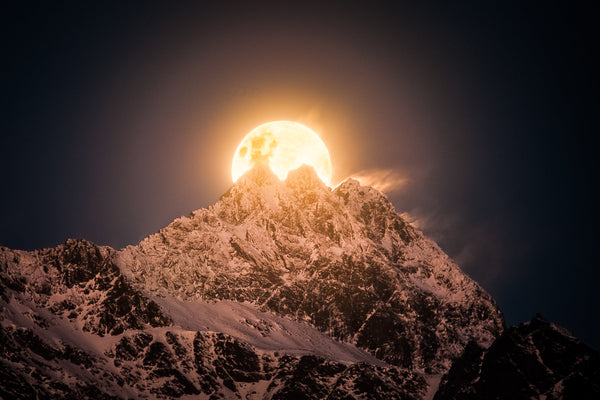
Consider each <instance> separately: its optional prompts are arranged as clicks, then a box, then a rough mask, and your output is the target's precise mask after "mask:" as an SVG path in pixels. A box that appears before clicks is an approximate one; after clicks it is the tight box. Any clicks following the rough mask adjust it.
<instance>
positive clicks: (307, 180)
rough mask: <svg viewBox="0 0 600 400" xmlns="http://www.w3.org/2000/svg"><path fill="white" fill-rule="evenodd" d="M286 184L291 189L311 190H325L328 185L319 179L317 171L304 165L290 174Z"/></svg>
mask: <svg viewBox="0 0 600 400" xmlns="http://www.w3.org/2000/svg"><path fill="white" fill-rule="evenodd" d="M285 183H286V185H287V186H288V187H289V188H292V189H300V190H309V189H317V188H321V189H325V188H326V187H327V185H325V183H324V182H323V181H322V180H321V178H319V175H318V174H317V171H315V169H314V168H313V167H311V166H310V165H306V164H302V165H301V166H300V167H298V168H296V169H295V170H292V171H290V172H289V173H288V176H287V178H286V179H285Z"/></svg>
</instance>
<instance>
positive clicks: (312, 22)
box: [0, 1, 600, 349]
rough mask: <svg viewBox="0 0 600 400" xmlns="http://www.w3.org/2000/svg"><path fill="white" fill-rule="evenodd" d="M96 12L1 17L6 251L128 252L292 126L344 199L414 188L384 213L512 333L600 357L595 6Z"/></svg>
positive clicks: (73, 7) (63, 10) (258, 5)
mask: <svg viewBox="0 0 600 400" xmlns="http://www.w3.org/2000/svg"><path fill="white" fill-rule="evenodd" d="M104 3H105V2H93V3H92V2H73V3H72V4H69V3H61V4H54V3H53V2H43V3H41V4H37V5H36V4H35V3H34V2H13V4H12V5H9V6H8V7H5V8H3V11H2V13H0V15H1V16H0V21H1V24H0V26H1V27H0V29H1V30H2V49H3V67H4V68H3V69H4V72H3V74H2V78H1V79H0V81H1V85H2V87H1V93H2V99H3V105H2V118H1V120H0V124H1V130H2V136H1V141H0V149H1V152H2V157H1V158H0V165H1V168H2V169H1V170H2V194H1V195H0V213H1V215H0V245H4V246H8V247H11V248H19V249H35V248H41V247H50V246H55V245H57V244H60V243H62V242H64V241H65V240H66V239H67V238H69V237H78V238H87V239H89V240H92V241H94V242H96V243H98V244H103V245H110V246H113V247H116V248H121V247H123V246H126V245H128V244H135V243H137V242H138V241H140V240H141V239H143V238H144V237H145V236H147V235H149V234H151V233H153V232H155V231H157V230H158V229H160V228H161V227H163V226H165V225H167V224H168V223H169V222H171V221H172V220H173V219H174V218H176V217H178V216H180V215H187V214H188V213H189V212H190V211H192V210H195V209H198V208H203V207H207V206H209V205H210V204H212V203H214V202H215V201H216V200H217V199H218V197H219V196H220V195H221V194H222V193H223V192H225V191H226V190H227V188H228V187H229V185H230V184H231V172H230V167H231V159H232V156H233V152H234V151H235V148H236V146H237V144H238V143H239V142H240V140H241V139H242V138H243V137H244V135H245V134H246V133H247V132H249V131H250V130H251V129H253V128H254V127H256V126H258V125H259V124H261V123H264V122H267V121H270V120H281V119H289V120H295V121H298V122H302V123H305V124H306V125H308V126H310V127H311V128H312V129H314V130H315V131H317V132H318V133H319V134H320V136H321V137H322V139H323V141H324V142H325V143H326V145H327V146H328V148H329V151H330V154H331V157H332V162H333V167H334V180H335V181H337V182H339V181H340V180H342V179H344V178H346V177H347V176H349V175H352V174H355V173H358V172H360V171H365V170H368V171H369V173H374V172H379V173H383V174H385V173H390V172H391V173H392V175H393V176H395V177H399V178H401V179H403V180H405V184H404V185H403V186H402V187H401V188H398V189H397V190H395V191H392V192H390V193H389V198H390V200H391V201H392V202H393V203H394V205H395V206H396V208H397V209H398V210H399V211H401V212H409V213H410V214H411V215H412V216H413V217H415V218H417V221H418V223H419V224H420V226H422V229H423V230H424V232H425V233H426V234H427V235H429V236H431V237H433V238H434V239H435V240H437V241H438V243H439V244H440V246H441V247H442V248H443V249H444V250H445V251H446V252H447V253H448V254H449V255H450V256H451V257H453V258H454V259H456V260H457V261H458V263H459V264H460V265H461V266H462V268H463V269H464V270H465V271H466V272H467V273H468V274H469V275H470V276H472V277H473V278H474V279H476V280H477V281H478V282H480V283H481V284H482V285H483V286H484V287H485V288H486V289H487V290H488V291H489V292H490V293H491V294H492V295H493V296H494V297H495V298H496V299H497V300H498V303H499V305H500V307H501V309H502V310H503V311H504V312H505V315H506V319H507V322H508V323H509V324H514V323H518V322H522V321H525V320H528V319H529V318H530V317H531V316H533V314H535V313H536V312H541V313H543V314H544V315H546V316H547V317H548V318H550V319H551V320H553V321H555V322H557V323H559V324H561V325H563V326H565V327H566V328H567V329H569V330H571V331H572V332H573V333H574V334H575V335H577V336H579V337H581V338H582V339H584V340H585V341H586V342H588V343H589V344H592V345H593V346H594V347H596V348H597V349H598V348H599V347H600V322H599V319H598V318H597V306H593V305H594V304H596V305H597V304H600V301H599V300H600V295H599V293H600V290H599V288H598V287H599V285H600V273H599V272H598V264H599V263H598V256H597V237H598V235H597V229H598V228H597V227H598V222H599V218H598V216H599V213H598V204H599V201H598V200H599V199H598V195H597V194H594V193H593V185H595V184H597V183H598V174H597V171H596V169H597V168H596V166H595V165H596V163H595V162H592V159H593V155H594V153H595V152H596V149H595V148H594V147H593V146H592V143H593V142H594V140H593V139H594V138H593V136H594V135H596V134H598V132H599V129H598V123H597V119H598V106H599V101H598V89H599V85H598V73H597V71H598V70H600V68H598V65H597V64H594V63H593V59H594V56H598V54H595V53H597V52H598V45H597V42H596V41H595V39H596V38H597V33H598V32H597V28H594V25H597V24H596V21H593V20H592V16H593V13H592V12H591V10H590V9H585V8H578V7H577V6H574V5H567V4H566V3H565V4H562V5H556V6H554V5H548V4H546V5H544V6H543V7H539V6H537V5H533V4H531V5H527V4H524V3H523V2H517V3H515V4H513V5H508V4H504V5H497V6H493V5H480V4H477V3H479V2H475V3H473V4H469V3H462V4H461V5H456V4H452V5H448V6H433V5H429V6H419V7H405V6H402V5H399V4H398V2H363V3H360V2H352V3H351V4H350V2H328V3H327V4H325V5H323V4H318V3H315V4H311V3H310V2H302V3H298V4H297V5H293V4H292V3H291V2H272V3H265V2H248V4H239V3H236V2H231V1H229V2H215V3H207V2H196V3H190V4H188V3H185V2H165V3H162V4H154V5H149V4H150V3H149V2H140V3H134V2H117V3H115V4H111V5H107V4H104ZM120 3H126V4H120ZM170 3H176V5H173V4H170ZM569 4H571V3H569ZM388 175H389V174H388Z"/></svg>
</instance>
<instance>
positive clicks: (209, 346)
mask: <svg viewBox="0 0 600 400" xmlns="http://www.w3.org/2000/svg"><path fill="white" fill-rule="evenodd" d="M510 329H512V328H510ZM510 329H509V330H508V331H506V332H512V331H511V330H510ZM503 332H505V331H504V321H503V317H502V314H501V312H500V311H499V309H498V307H497V306H496V304H495V302H494V300H493V299H492V298H491V296H490V295H489V294H488V293H486V292H485V291H484V290H483V289H482V288H481V287H480V286H479V285H478V284H477V283H476V282H474V281H473V280H471V279H470V278H469V277H468V276H466V275H465V274H464V273H463V272H462V271H461V270H460V268H459V267H458V266H457V265H456V264H455V263H454V262H453V261H452V260H450V259H449V258H448V256H447V255H446V254H444V253H443V251H442V250H440V248H439V247H438V246H437V245H436V244H435V243H434V242H433V241H431V240H429V239H427V238H426V237H424V236H423V234H422V233H421V232H419V231H418V230H416V229H415V228H414V227H412V226H411V225H410V224H409V223H407V222H406V221H405V220H404V219H403V218H402V217H401V216H400V215H399V214H398V213H397V212H396V211H395V209H394V207H393V206H392V205H391V204H390V202H389V201H388V200H387V198H386V197H385V196H384V195H383V194H382V193H380V192H378V191H376V190H375V189H373V188H370V187H364V186H361V185H360V184H359V183H358V182H357V181H354V180H347V181H345V182H343V183H342V184H340V185H339V186H338V187H336V188H335V189H330V188H329V187H327V186H325V185H324V184H323V183H322V182H321V181H320V179H319V178H318V177H317V175H316V173H315V172H314V170H313V169H312V168H309V167H301V168H300V169H298V170H296V171H291V172H290V174H289V176H288V178H287V179H286V180H285V181H280V180H279V179H278V178H277V177H276V176H275V175H274V174H273V173H271V171H270V170H269V169H268V168H265V167H257V168H255V169H253V170H251V171H249V172H248V173H247V174H246V175H244V176H243V177H242V178H240V179H239V180H238V181H237V182H236V183H235V184H234V185H233V186H232V187H231V188H230V189H229V190H228V191H227V193H225V194H224V195H223V196H222V197H221V199H219V201H218V202H217V203H215V204H214V205H213V206H211V207H209V208H207V209H202V210H198V211H195V212H193V213H191V215H190V216H189V217H181V218H178V219H176V220H175V221H173V223H171V224H170V225H169V226H167V227H165V228H163V229H161V230H160V231H159V232H157V233H156V234H154V235H151V236H150V237H148V238H146V239H144V240H143V241H142V242H141V243H139V244H138V245H136V246H129V247H127V248H125V249H122V250H119V251H117V250H114V249H111V248H109V247H103V246H96V245H94V244H93V243H90V242H88V241H85V240H73V239H70V240H67V242H66V243H65V244H63V245H60V246H57V247H56V248H53V249H43V250H36V251H32V252H26V251H19V250H11V249H7V248H0V397H1V398H107V399H108V398H211V399H217V398H232V399H234V398H243V399H246V398H248V399H251V398H256V399H263V398H266V399H285V398H314V399H320V398H329V399H350V398H366V399H388V398H389V399H415V400H416V399H431V398H432V397H433V396H434V394H435V393H436V390H437V388H438V384H439V383H440V379H442V376H443V375H444V374H446V375H445V377H444V380H443V382H442V389H443V390H444V391H443V393H454V392H452V390H454V389H453V388H456V387H459V386H460V385H461V384H463V386H464V385H468V384H471V383H464V382H463V381H457V380H456V379H455V378H454V376H455V375H456V369H457V368H459V367H457V366H458V365H463V369H464V370H465V371H470V372H469V373H470V374H471V375H469V377H472V375H473V374H476V373H479V370H477V371H472V368H471V369H469V368H467V367H468V365H467V366H465V364H469V361H468V357H469V355H470V354H471V353H472V352H473V351H474V350H473V349H476V351H477V352H478V353H477V354H483V352H487V351H488V350H487V349H488V348H490V350H489V352H490V353H491V352H492V350H491V349H492V348H494V346H497V343H498V341H499V340H501V339H502V338H503V337H505V336H506V335H507V333H506V332H505V333H503ZM497 338H500V339H497ZM492 343H493V344H492ZM490 346H492V347H490ZM465 349H466V350H465ZM486 354H488V353H486ZM465 357H467V358H465ZM482 357H483V356H482ZM455 360H456V362H455ZM465 360H467V361H465ZM461 363H462V364H461ZM453 371H454V372H453ZM465 373H466V372H465ZM458 376H459V377H460V376H461V375H460V373H458ZM473 379H476V378H473ZM456 382H458V383H456ZM461 382H462V383H461ZM473 382H475V381H473ZM456 393H459V392H456ZM460 393H462V392H460ZM540 393H541V392H540ZM449 396H451V395H449ZM449 398H451V397H449Z"/></svg>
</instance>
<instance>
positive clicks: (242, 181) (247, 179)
mask: <svg viewBox="0 0 600 400" xmlns="http://www.w3.org/2000/svg"><path fill="white" fill-rule="evenodd" d="M277 182H280V179H279V178H278V177H277V175H275V173H274V172H273V171H272V170H271V168H270V167H269V165H268V164H266V163H259V164H256V165H255V166H253V167H252V168H250V169H249V170H248V171H246V172H245V173H244V175H242V176H241V177H240V178H239V179H238V180H237V181H236V184H238V185H248V184H252V185H253V186H254V185H255V186H259V187H261V186H272V185H273V184H276V183H277Z"/></svg>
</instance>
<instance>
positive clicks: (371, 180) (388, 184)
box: [350, 169, 409, 194]
mask: <svg viewBox="0 0 600 400" xmlns="http://www.w3.org/2000/svg"><path fill="white" fill-rule="evenodd" d="M350 178H353V179H356V180H357V181H359V182H360V184H361V185H364V186H372V187H374V188H375V189H377V190H379V191H380V192H383V193H386V194H389V193H392V192H395V191H398V190H400V189H402V188H403V187H404V186H406V184H407V183H408V181H409V180H408V177H406V176H405V175H404V174H402V173H401V172H399V171H397V170H393V169H365V170H362V171H360V172H357V173H355V174H352V175H351V176H350Z"/></svg>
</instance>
